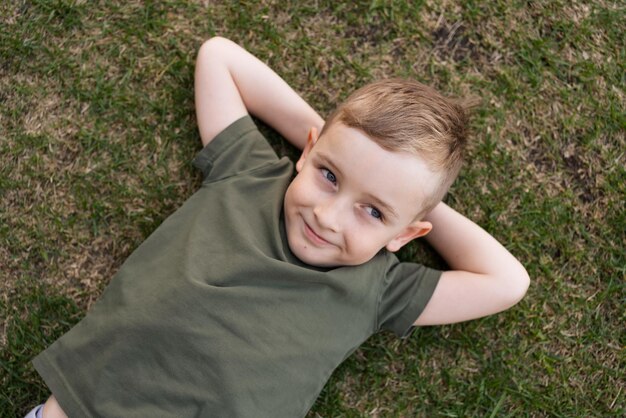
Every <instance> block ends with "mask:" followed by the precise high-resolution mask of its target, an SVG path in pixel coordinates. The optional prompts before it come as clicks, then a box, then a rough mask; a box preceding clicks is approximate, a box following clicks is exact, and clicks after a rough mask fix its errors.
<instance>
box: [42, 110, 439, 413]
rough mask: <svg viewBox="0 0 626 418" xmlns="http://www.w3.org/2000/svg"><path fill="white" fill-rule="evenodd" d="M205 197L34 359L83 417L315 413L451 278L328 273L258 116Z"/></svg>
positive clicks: (226, 147) (427, 273)
mask: <svg viewBox="0 0 626 418" xmlns="http://www.w3.org/2000/svg"><path fill="white" fill-rule="evenodd" d="M194 164H195V165H196V166H197V167H198V168H199V169H201V170H202V172H203V174H204V181H203V183H202V187H201V188H200V189H199V190H198V191H197V192H196V193H195V194H194V195H192V196H191V197H190V198H189V199H188V200H187V201H186V202H185V203H184V204H183V206H182V207H181V208H180V209H178V210H177V211H176V212H175V213H174V214H172V215H171V216H170V217H169V218H167V219H166V220H165V221H164V222H163V224H162V225H160V226H159V227H158V228H157V230H156V231H154V233H152V235H150V237H148V239H146V241H145V242H143V243H142V244H141V245H140V246H139V247H138V248H137V249H136V250H135V251H134V252H133V254H131V256H130V257H129V258H128V259H127V260H126V262H125V263H124V264H123V265H122V267H121V268H120V270H119V272H118V273H117V274H116V276H115V277H114V278H113V279H112V280H111V283H110V284H109V286H108V287H107V289H106V290H105V292H104V294H103V296H102V298H101V299H100V300H99V301H98V302H97V303H96V304H95V305H94V306H93V309H92V310H91V311H90V312H89V313H88V314H87V315H86V317H85V318H84V319H83V320H82V321H81V322H80V323H78V324H77V325H76V326H75V327H74V328H72V329H71V330H70V331H69V332H68V333H67V334H65V335H64V336H63V337H61V338H60V339H59V340H57V341H56V342H55V343H54V344H52V345H51V346H50V347H49V348H48V349H47V350H45V351H44V352H43V353H41V354H40V355H39V356H38V357H36V358H35V359H34V365H35V368H36V369H37V371H38V372H39V373H40V374H41V376H42V377H43V378H44V380H45V381H46V383H47V384H48V386H49V387H50V389H51V390H52V392H53V394H54V395H55V396H56V398H57V399H58V401H59V403H60V405H61V407H62V408H63V409H64V410H65V411H66V413H67V414H68V415H69V416H70V417H88V416H106V417H125V418H132V417H161V418H163V417H176V418H180V417H220V418H224V417H255V418H258V417H273V418H274V417H289V418H293V417H298V416H304V415H305V414H306V413H307V411H308V410H309V409H310V407H311V406H312V404H313V403H314V401H315V398H316V397H317V395H318V394H319V392H320V391H321V390H322V387H323V386H324V383H325V382H326V381H327V379H328V378H329V376H330V375H331V373H332V371H333V370H334V369H335V368H336V367H337V366H338V365H339V364H340V363H341V362H342V361H343V360H344V359H345V358H346V357H348V356H349V355H350V354H351V353H352V352H353V351H354V350H355V349H356V348H357V347H358V346H359V345H360V344H361V343H363V342H364V341H365V340H366V339H367V338H368V337H369V336H371V335H372V334H373V333H375V332H377V331H379V330H381V329H389V330H391V331H393V332H395V333H396V334H398V335H400V336H404V335H406V334H408V332H409V331H410V329H411V325H412V323H413V322H414V321H415V319H416V318H417V317H418V316H419V314H420V313H421V312H422V310H423V308H424V307H425V306H426V303H427V302H428V300H429V298H430V297H431V295H432V292H433V290H434V288H435V286H436V284H437V281H438V279H439V276H440V272H439V271H436V270H432V269H429V268H426V267H424V266H421V265H418V264H414V263H400V262H399V261H398V260H397V258H396V257H395V256H394V255H393V254H390V253H387V252H381V253H380V254H378V255H377V256H375V257H374V258H373V259H372V260H371V261H369V262H367V263H365V264H363V265H360V266H356V267H339V268H332V269H328V268H316V267H312V266H309V265H306V264H304V263H302V262H301V261H299V260H298V259H297V258H295V256H294V255H293V254H292V253H291V252H290V250H289V247H288V244H287V238H286V235H285V229H284V224H283V217H282V205H283V196H284V193H285V190H286V188H287V186H288V184H289V182H290V180H291V177H292V173H293V166H292V164H291V162H289V160H287V159H286V158H282V159H279V158H278V157H277V156H276V154H275V153H274V151H273V150H272V148H271V147H270V146H269V144H268V143H267V142H266V141H265V139H264V138H263V136H262V135H261V134H260V132H259V131H258V130H257V128H256V126H255V125H254V123H253V121H252V119H250V117H247V116H246V117H244V118H242V119H239V120H238V121H236V122H234V123H233V124H232V125H231V126H229V127H228V128H227V129H226V130H224V131H223V132H222V133H220V134H219V135H218V136H217V137H216V138H215V139H214V140H213V141H212V142H211V143H210V144H209V145H207V146H206V147H205V148H204V149H203V150H202V151H201V152H200V153H199V154H198V156H197V157H196V159H195V160H194Z"/></svg>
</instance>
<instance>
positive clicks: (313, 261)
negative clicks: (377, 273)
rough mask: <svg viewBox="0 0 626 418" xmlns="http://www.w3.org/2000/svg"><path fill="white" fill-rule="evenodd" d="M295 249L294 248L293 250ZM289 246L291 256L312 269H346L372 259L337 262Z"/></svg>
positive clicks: (330, 258)
mask: <svg viewBox="0 0 626 418" xmlns="http://www.w3.org/2000/svg"><path fill="white" fill-rule="evenodd" d="M294 247H295V248H294ZM294 247H292V246H291V245H290V246H289V248H290V250H291V252H292V254H293V255H295V256H296V257H297V258H298V260H300V261H302V262H303V263H305V264H308V265H310V266H313V267H323V268H334V267H346V266H358V265H361V264H365V263H367V262H368V261H369V260H371V259H372V258H373V256H372V257H370V258H368V259H367V260H338V259H336V258H333V257H330V256H328V255H327V254H320V253H319V252H317V251H315V250H312V249H311V248H300V247H297V246H294Z"/></svg>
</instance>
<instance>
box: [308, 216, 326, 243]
mask: <svg viewBox="0 0 626 418" xmlns="http://www.w3.org/2000/svg"><path fill="white" fill-rule="evenodd" d="M303 223H304V234H305V235H306V236H307V238H308V239H309V241H311V242H312V243H313V244H316V245H330V242H328V241H326V240H325V239H324V238H322V237H321V236H319V235H317V233H316V232H315V231H314V230H313V228H311V227H310V226H309V224H308V223H306V221H304V219H303Z"/></svg>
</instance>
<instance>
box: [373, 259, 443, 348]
mask: <svg viewBox="0 0 626 418" xmlns="http://www.w3.org/2000/svg"><path fill="white" fill-rule="evenodd" d="M394 259H395V261H393V260H394ZM441 273H442V272H441V271H440V270H435V269H432V268H429V267H425V266H423V265H421V264H417V263H401V262H399V261H397V259H396V258H395V256H393V259H392V261H391V262H390V263H389V264H388V268H387V270H386V274H385V280H384V283H383V289H382V294H381V296H380V303H379V308H378V329H379V330H383V329H386V330H389V331H392V332H393V333H395V334H396V335H397V336H399V337H402V338H405V337H407V336H408V335H409V334H410V333H411V331H412V329H413V323H414V322H415V320H417V318H418V317H419V316H420V314H421V313H422V311H423V310H424V308H425V307H426V304H428V301H429V300H430V298H431V296H432V295H433V292H434V291H435V287H436V286H437V283H438V282H439V278H440V277H441Z"/></svg>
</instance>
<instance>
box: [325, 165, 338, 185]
mask: <svg viewBox="0 0 626 418" xmlns="http://www.w3.org/2000/svg"><path fill="white" fill-rule="evenodd" d="M322 175H323V176H324V178H325V179H326V180H328V181H330V182H331V183H332V184H335V183H337V177H335V175H334V174H333V172H332V171H330V170H327V169H325V168H322Z"/></svg>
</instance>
